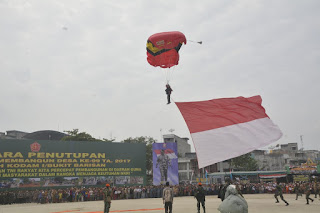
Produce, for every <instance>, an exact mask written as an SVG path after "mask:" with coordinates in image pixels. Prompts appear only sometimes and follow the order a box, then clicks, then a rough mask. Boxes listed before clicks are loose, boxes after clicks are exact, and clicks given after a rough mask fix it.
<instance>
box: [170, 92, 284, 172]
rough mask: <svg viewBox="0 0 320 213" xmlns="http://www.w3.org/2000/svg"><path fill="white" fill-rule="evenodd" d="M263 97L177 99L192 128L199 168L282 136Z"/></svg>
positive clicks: (248, 150)
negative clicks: (205, 99) (270, 115)
mask: <svg viewBox="0 0 320 213" xmlns="http://www.w3.org/2000/svg"><path fill="white" fill-rule="evenodd" d="M261 103H262V99H261V97H260V96H253V97H250V98H244V97H237V98H221V99H213V100H209V101H198V102H176V105H177V106H178V108H179V110H180V112H181V114H182V116H183V118H184V120H185V121H186V123H187V126H188V128H189V131H190V134H191V137H192V140H193V143H194V146H195V150H196V153H197V158H198V163H199V168H203V167H205V166H208V165H211V164H214V163H217V162H221V161H224V160H227V159H230V158H234V157H237V156H240V155H243V154H246V153H248V152H251V151H253V150H255V149H257V148H260V147H264V146H266V145H268V144H270V143H273V142H275V141H277V140H278V139H280V138H281V136H282V132H281V130H280V129H279V127H278V126H277V125H275V124H274V123H273V122H272V121H271V120H270V118H269V117H268V115H267V114H266V112H265V109H264V108H263V107H262V106H261Z"/></svg>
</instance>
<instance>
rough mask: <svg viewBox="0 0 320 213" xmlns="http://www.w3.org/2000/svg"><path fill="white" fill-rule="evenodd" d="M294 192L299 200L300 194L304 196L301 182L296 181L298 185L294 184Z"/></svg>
mask: <svg viewBox="0 0 320 213" xmlns="http://www.w3.org/2000/svg"><path fill="white" fill-rule="evenodd" d="M294 192H295V193H296V200H298V196H302V193H301V189H300V184H299V183H296V185H295V186H294Z"/></svg>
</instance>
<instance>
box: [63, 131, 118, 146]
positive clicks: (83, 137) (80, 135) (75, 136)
mask: <svg viewBox="0 0 320 213" xmlns="http://www.w3.org/2000/svg"><path fill="white" fill-rule="evenodd" d="M64 132H65V133H67V134H68V135H67V136H65V137H63V138H62V139H61V140H63V141H103V142H107V143H111V142H114V140H115V139H106V138H103V139H102V140H100V139H97V138H94V137H92V136H91V135H90V134H88V133H86V132H79V129H73V130H69V131H64Z"/></svg>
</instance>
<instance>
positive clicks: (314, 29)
mask: <svg viewBox="0 0 320 213" xmlns="http://www.w3.org/2000/svg"><path fill="white" fill-rule="evenodd" d="M319 9H320V1H318V0H313V1H312V0H305V1H300V0H286V1H285V0H264V1H262V0H261V1H259V0H256V1H251V0H241V1H240V0H239V1H225V0H220V1H213V0H207V1H186V0H180V1H172V0H168V1H150V0H134V1H132V0H126V1H122V0H121V1H120V0H114V1H112V0H108V1H106V0H99V1H98V0H96V1H94V0H88V1H85V0H82V1H81V0H59V1H44V0H21V1H18V0H0V26H1V34H0V50H1V51H0V100H1V102H0V132H3V131H6V130H13V129H15V130H21V131H26V132H33V131H37V130H44V129H53V130H59V131H63V130H71V129H74V128H78V129H80V131H86V132H88V133H90V134H92V135H93V136H94V137H97V138H99V137H100V138H110V137H111V135H112V137H114V138H116V140H117V141H120V140H123V139H126V138H128V137H138V136H151V137H154V138H155V139H157V140H160V129H162V133H163V134H166V133H169V132H168V130H169V129H171V128H173V129H175V131H174V132H173V133H174V134H177V135H179V136H181V137H190V134H189V131H188V129H187V126H186V124H185V122H184V120H183V118H182V116H181V114H180V112H179V110H178V109H177V107H176V106H175V105H174V104H171V105H166V95H165V92H164V90H165V83H166V74H165V71H164V70H163V69H160V68H154V67H152V66H150V65H149V64H148V63H147V61H146V50H145V46H146V41H147V39H148V37H149V36H150V35H152V34H154V33H157V32H165V31H181V32H183V33H184V34H185V35H186V37H187V39H188V40H193V41H200V40H202V41H203V44H202V45H199V44H196V43H191V42H189V43H188V44H187V45H186V46H183V47H182V49H181V51H180V62H179V65H178V66H176V67H175V68H174V69H171V70H170V72H171V75H170V83H171V85H172V88H173V90H174V91H173V94H172V98H173V100H174V101H199V100H208V99H214V98H223V97H237V96H245V97H248V96H253V95H261V96H262V99H263V106H264V107H265V108H266V111H267V114H268V115H269V116H270V118H271V119H272V120H273V121H274V122H275V123H276V124H277V125H278V126H279V127H280V129H281V130H282V131H283V133H284V136H283V138H282V139H280V140H279V141H278V142H277V143H290V142H299V140H300V135H304V147H305V148H306V149H319V148H320V145H319V144H320V143H319V142H320V141H319V139H320V113H319V109H320V98H319V97H320V95H319V93H320V83H319V78H320V69H319V68H320V39H319V35H320V13H319Z"/></svg>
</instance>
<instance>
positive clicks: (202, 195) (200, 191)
mask: <svg viewBox="0 0 320 213" xmlns="http://www.w3.org/2000/svg"><path fill="white" fill-rule="evenodd" d="M194 197H195V198H196V199H197V209H198V213H200V203H201V206H202V209H203V213H206V206H205V201H206V192H205V190H204V188H203V187H202V183H198V187H197V189H196V190H195V193H194Z"/></svg>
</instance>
